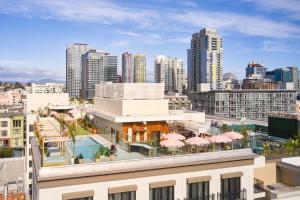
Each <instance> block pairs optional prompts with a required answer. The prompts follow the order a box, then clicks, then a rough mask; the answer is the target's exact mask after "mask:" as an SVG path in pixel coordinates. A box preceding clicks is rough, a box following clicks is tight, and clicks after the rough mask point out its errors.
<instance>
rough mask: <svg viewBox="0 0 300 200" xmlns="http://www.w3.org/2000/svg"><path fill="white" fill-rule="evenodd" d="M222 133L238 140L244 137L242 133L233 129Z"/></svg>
mask: <svg viewBox="0 0 300 200" xmlns="http://www.w3.org/2000/svg"><path fill="white" fill-rule="evenodd" d="M222 135H223V136H226V137H229V138H231V139H232V140H240V139H243V138H244V136H243V135H242V134H240V133H237V132H234V131H230V132H226V133H223V134H222Z"/></svg>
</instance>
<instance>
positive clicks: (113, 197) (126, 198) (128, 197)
mask: <svg viewBox="0 0 300 200" xmlns="http://www.w3.org/2000/svg"><path fill="white" fill-rule="evenodd" d="M108 200H135V191H131V192H121V193H116V194H109V195H108Z"/></svg>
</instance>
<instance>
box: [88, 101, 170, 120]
mask: <svg viewBox="0 0 300 200" xmlns="http://www.w3.org/2000/svg"><path fill="white" fill-rule="evenodd" d="M94 105H95V108H96V109H97V110H99V111H100V112H101V111H107V112H111V113H114V114H117V115H121V116H126V115H155V114H168V113H169V108H168V100H165V99H159V100H157V99H153V100H118V99H106V98H95V99H94Z"/></svg>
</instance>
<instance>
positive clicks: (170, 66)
mask: <svg viewBox="0 0 300 200" xmlns="http://www.w3.org/2000/svg"><path fill="white" fill-rule="evenodd" d="M154 62H155V63H154V79H155V82H156V83H164V84H165V91H166V92H174V91H178V92H180V93H182V91H183V88H184V85H185V75H184V70H183V61H182V60H180V59H177V58H171V57H169V56H165V55H158V56H156V57H155V61H154Z"/></svg>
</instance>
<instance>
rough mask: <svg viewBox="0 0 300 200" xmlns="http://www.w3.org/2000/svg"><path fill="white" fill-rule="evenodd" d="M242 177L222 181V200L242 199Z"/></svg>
mask: <svg viewBox="0 0 300 200" xmlns="http://www.w3.org/2000/svg"><path fill="white" fill-rule="evenodd" d="M240 196H241V177H234V178H226V179H222V181H221V198H220V199H221V200H235V199H240Z"/></svg>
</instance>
